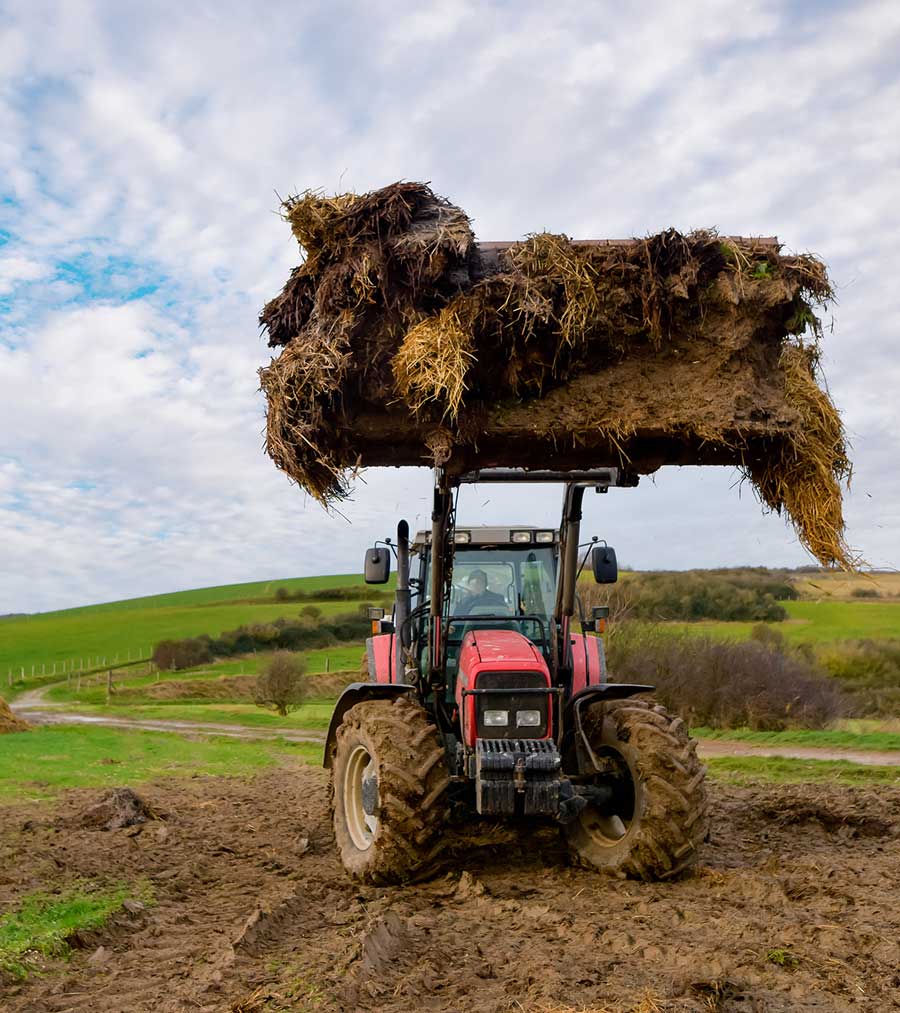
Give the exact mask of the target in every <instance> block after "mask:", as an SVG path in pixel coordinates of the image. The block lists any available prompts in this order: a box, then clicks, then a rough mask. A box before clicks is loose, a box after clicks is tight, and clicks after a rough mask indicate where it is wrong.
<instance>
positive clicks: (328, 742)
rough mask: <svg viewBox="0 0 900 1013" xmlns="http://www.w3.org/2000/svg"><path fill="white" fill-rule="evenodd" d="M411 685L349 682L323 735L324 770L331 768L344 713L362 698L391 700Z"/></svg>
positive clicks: (407, 691)
mask: <svg viewBox="0 0 900 1013" xmlns="http://www.w3.org/2000/svg"><path fill="white" fill-rule="evenodd" d="M412 689H413V687H412V686H407V685H404V684H401V683H396V682H394V683H383V682H351V683H350V685H349V686H348V687H347V688H346V689H345V690H344V692H343V693H341V695H340V696H339V697H338V702H337V703H336V704H335V705H334V710H333V711H332V713H331V722H330V723H329V725H328V735H327V736H326V737H325V755H324V756H323V757H322V766H323V767H324V768H325V769H326V770H330V769H331V760H332V756H333V754H334V743H335V739H336V737H337V730H338V728H339V727H340V724H341V721H343V720H344V715H345V714H346V713H347V711H348V710H350V708H351V707H354V706H355V705H356V704H358V703H362V702H363V700H392V699H393V698H394V697H398V696H400V695H401V694H403V693H410V692H411V691H412Z"/></svg>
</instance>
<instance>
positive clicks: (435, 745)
mask: <svg viewBox="0 0 900 1013" xmlns="http://www.w3.org/2000/svg"><path fill="white" fill-rule="evenodd" d="M449 781H450V779H449V777H448V774H447V766H446V762H445V759H444V748H443V746H442V745H441V743H440V741H439V739H438V733H437V728H435V726H434V725H433V724H432V723H431V722H430V721H429V720H428V715H427V714H426V713H425V711H424V710H423V709H422V707H420V706H419V705H418V704H417V703H415V702H413V701H412V700H410V699H409V698H408V697H406V696H403V697H399V698H398V699H395V700H369V701H365V702H363V703H358V704H357V705H356V706H355V707H351V708H350V710H348V711H347V713H346V714H345V715H344V719H343V721H342V722H341V726H340V728H339V729H338V733H337V741H336V745H335V752H334V759H333V765H332V781H331V784H332V815H333V820H334V836H335V840H336V843H337V847H338V852H339V853H340V856H341V861H342V862H343V864H344V868H345V869H346V870H347V872H348V873H349V874H350V875H351V876H353V877H354V878H355V879H359V880H362V881H363V882H366V883H399V882H404V881H408V880H410V879H416V878H420V877H422V876H423V875H426V874H427V873H428V872H430V871H431V869H432V868H433V867H434V865H435V864H436V863H435V859H436V853H437V851H438V850H439V848H440V842H439V840H438V836H439V834H440V831H441V827H442V825H443V823H444V820H445V818H446V814H447V805H446V792H447V785H448V784H449Z"/></svg>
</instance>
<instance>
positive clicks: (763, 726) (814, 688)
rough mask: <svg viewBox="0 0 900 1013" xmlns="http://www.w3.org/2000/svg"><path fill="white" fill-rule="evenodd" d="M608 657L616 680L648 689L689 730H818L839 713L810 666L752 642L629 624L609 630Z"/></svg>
mask: <svg viewBox="0 0 900 1013" xmlns="http://www.w3.org/2000/svg"><path fill="white" fill-rule="evenodd" d="M607 655H608V663H609V669H610V672H611V674H612V677H613V678H614V679H615V680H616V681H617V682H634V683H649V684H650V685H653V686H655V687H656V691H655V696H656V697H657V699H658V700H659V701H660V703H662V704H663V705H664V706H666V707H668V708H669V709H670V710H672V711H673V712H674V713H677V714H678V715H679V716H681V717H682V718H684V720H685V721H686V722H688V724H691V725H705V726H709V727H713V728H754V729H758V730H766V731H777V730H780V729H784V728H788V727H802V728H822V727H824V726H825V725H827V724H829V723H830V722H831V721H833V720H834V719H835V718H837V717H839V716H841V715H842V714H843V713H844V712H845V709H846V702H845V698H844V696H843V694H842V693H841V690H840V688H839V687H838V686H837V685H836V684H835V683H834V681H832V680H830V679H829V678H828V676H827V675H826V674H824V673H823V672H822V670H821V669H819V668H818V667H817V666H816V665H815V664H814V663H813V662H811V661H810V660H808V659H807V658H804V657H802V656H800V655H795V654H793V653H789V652H786V651H784V650H782V649H781V648H780V647H779V646H778V645H777V644H773V643H765V642H761V641H760V640H758V639H752V640H749V641H740V642H732V641H719V640H712V639H710V638H709V637H698V636H693V635H690V634H687V633H677V632H673V631H671V630H661V629H659V628H658V627H654V626H652V625H649V624H645V623H637V622H632V623H624V624H622V625H620V626H617V627H616V628H615V629H614V630H613V632H612V634H611V635H610V637H609V642H608V647H607Z"/></svg>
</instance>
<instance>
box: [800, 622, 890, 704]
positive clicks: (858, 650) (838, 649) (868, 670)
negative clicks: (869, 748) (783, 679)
mask: <svg viewBox="0 0 900 1013" xmlns="http://www.w3.org/2000/svg"><path fill="white" fill-rule="evenodd" d="M816 660H817V662H818V663H819V664H820V665H821V666H822V668H824V670H825V671H826V672H828V674H829V675H830V676H832V677H833V678H834V679H836V680H838V681H839V682H840V683H841V685H842V686H843V687H844V688H845V689H846V690H847V692H848V693H849V694H850V696H851V699H852V703H853V709H854V713H856V714H858V715H859V716H862V717H876V716H877V717H895V716H896V715H898V714H900V640H897V639H888V640H844V641H840V642H837V643H833V644H825V645H823V646H821V647H819V648H818V649H817V650H816Z"/></svg>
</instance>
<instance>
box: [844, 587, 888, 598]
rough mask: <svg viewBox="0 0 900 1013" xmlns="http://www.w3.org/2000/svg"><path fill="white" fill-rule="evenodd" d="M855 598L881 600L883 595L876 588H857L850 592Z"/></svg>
mask: <svg viewBox="0 0 900 1013" xmlns="http://www.w3.org/2000/svg"><path fill="white" fill-rule="evenodd" d="M850 594H851V596H852V597H853V598H880V597H881V595H880V594H879V593H878V591H877V590H876V588H874V587H855V588H853V590H852V591H851V592H850Z"/></svg>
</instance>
